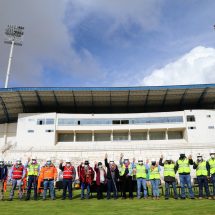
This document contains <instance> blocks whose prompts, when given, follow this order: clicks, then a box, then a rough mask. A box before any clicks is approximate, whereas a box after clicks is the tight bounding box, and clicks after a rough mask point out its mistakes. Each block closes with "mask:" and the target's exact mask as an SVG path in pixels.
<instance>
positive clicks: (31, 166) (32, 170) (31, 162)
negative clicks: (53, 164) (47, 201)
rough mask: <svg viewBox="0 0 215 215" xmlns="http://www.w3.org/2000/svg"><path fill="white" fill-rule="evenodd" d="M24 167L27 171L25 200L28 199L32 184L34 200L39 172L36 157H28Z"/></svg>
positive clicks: (35, 198)
mask: <svg viewBox="0 0 215 215" xmlns="http://www.w3.org/2000/svg"><path fill="white" fill-rule="evenodd" d="M25 168H26V169H27V172H28V184H27V195H26V199H25V200H26V201H28V200H30V197H31V188H32V186H33V188H34V200H37V185H38V177H39V174H40V165H39V164H38V163H37V159H36V157H32V158H28V161H27V163H26V165H25Z"/></svg>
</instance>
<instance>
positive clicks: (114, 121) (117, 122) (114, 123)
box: [112, 120, 120, 125]
mask: <svg viewBox="0 0 215 215" xmlns="http://www.w3.org/2000/svg"><path fill="white" fill-rule="evenodd" d="M112 123H113V125H116V124H120V120H113V121H112Z"/></svg>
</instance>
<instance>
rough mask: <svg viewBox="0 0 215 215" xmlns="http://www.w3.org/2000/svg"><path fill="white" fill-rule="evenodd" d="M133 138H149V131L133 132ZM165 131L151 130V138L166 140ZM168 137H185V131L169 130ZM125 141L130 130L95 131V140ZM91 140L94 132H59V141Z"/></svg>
mask: <svg viewBox="0 0 215 215" xmlns="http://www.w3.org/2000/svg"><path fill="white" fill-rule="evenodd" d="M130 138H131V140H147V132H131V134H130ZM165 139H166V133H165V131H153V132H149V140H165ZM167 139H169V140H174V139H183V131H168V133H167ZM112 140H113V141H123V140H129V134H128V132H113V136H112V135H111V133H95V134H94V141H112ZM74 141H76V142H91V141H93V135H92V133H76V135H74V133H61V134H58V142H74Z"/></svg>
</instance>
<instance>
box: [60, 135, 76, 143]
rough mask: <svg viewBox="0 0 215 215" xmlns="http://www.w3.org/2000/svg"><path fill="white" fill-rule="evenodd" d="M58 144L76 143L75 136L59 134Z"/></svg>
mask: <svg viewBox="0 0 215 215" xmlns="http://www.w3.org/2000/svg"><path fill="white" fill-rule="evenodd" d="M58 142H74V134H73V133H72V134H58Z"/></svg>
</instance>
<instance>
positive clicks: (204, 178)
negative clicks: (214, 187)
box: [197, 176, 210, 197]
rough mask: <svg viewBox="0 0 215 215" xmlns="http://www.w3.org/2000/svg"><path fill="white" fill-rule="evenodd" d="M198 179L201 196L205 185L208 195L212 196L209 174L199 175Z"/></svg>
mask: <svg viewBox="0 0 215 215" xmlns="http://www.w3.org/2000/svg"><path fill="white" fill-rule="evenodd" d="M197 181H198V184H199V197H203V187H205V193H206V196H207V197H209V196H210V191H209V187H208V179H207V176H197Z"/></svg>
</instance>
